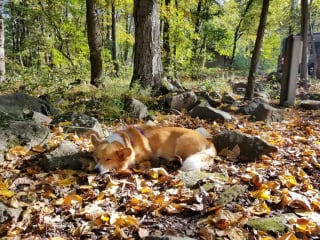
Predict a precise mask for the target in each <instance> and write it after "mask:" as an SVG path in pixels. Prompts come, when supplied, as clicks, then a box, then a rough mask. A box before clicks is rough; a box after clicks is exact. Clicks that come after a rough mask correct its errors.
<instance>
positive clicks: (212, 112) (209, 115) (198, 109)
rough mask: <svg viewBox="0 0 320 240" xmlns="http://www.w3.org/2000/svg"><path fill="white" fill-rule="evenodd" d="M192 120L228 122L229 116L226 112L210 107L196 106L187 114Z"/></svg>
mask: <svg viewBox="0 0 320 240" xmlns="http://www.w3.org/2000/svg"><path fill="white" fill-rule="evenodd" d="M188 114H189V115H190V116H191V117H193V118H196V117H198V118H200V119H208V120H212V121H222V122H226V121H230V120H231V119H232V117H231V115H230V114H229V113H227V112H224V111H221V110H218V109H216V108H213V107H210V106H203V105H197V106H195V107H194V108H193V109H191V110H190V111H189V113H188Z"/></svg>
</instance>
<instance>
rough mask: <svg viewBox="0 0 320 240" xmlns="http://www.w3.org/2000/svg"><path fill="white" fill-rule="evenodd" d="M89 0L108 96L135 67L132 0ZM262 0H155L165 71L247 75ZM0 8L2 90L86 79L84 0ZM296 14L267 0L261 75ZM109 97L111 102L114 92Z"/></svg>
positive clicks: (315, 11) (313, 7)
mask: <svg viewBox="0 0 320 240" xmlns="http://www.w3.org/2000/svg"><path fill="white" fill-rule="evenodd" d="M87 2H94V3H95V9H94V11H95V13H96V15H97V19H98V29H99V32H98V37H99V38H100V39H99V40H101V43H102V48H101V53H102V54H101V59H102V65H103V75H102V83H103V84H104V85H105V86H106V89H109V90H110V91H109V92H110V95H112V94H114V93H115V92H119V91H120V92H123V90H124V89H128V88H129V84H130V80H131V78H132V72H133V60H134V56H133V55H134V50H133V49H134V43H135V37H134V31H135V25H134V18H133V11H134V9H133V8H134V1H133V0H117V1H108V0H106V1H102V0H97V1H87ZM262 3H263V1H262V0H258V1H253V0H232V1H213V0H187V1H179V0H175V1H173V0H160V1H159V2H158V11H159V18H160V25H159V26H160V46H161V57H162V59H161V61H162V65H163V73H162V75H163V76H169V77H170V76H171V77H173V76H174V77H176V78H178V79H179V80H180V81H182V83H183V82H184V80H189V79H192V80H199V79H200V80H203V76H205V78H206V79H205V80H206V81H199V82H198V83H199V84H208V81H209V80H210V77H211V78H212V77H215V78H217V76H221V75H219V73H221V72H224V71H230V70H231V71H236V74H237V75H242V76H247V74H248V70H249V67H250V59H251V56H252V52H253V48H254V44H255V39H256V36H257V28H258V25H259V18H260V14H261V8H262ZM308 4H309V27H310V29H309V30H311V31H312V32H317V31H320V30H319V28H320V11H319V8H320V1H318V0H316V1H309V3H308ZM2 11H3V14H2V17H3V19H4V26H5V59H6V81H5V83H4V84H2V86H1V88H2V89H10V91H15V90H20V91H21V90H23V91H24V92H27V93H31V94H36V95H40V94H44V93H52V92H60V93H61V90H65V89H67V88H69V86H70V83H74V82H75V81H81V82H89V81H90V58H89V55H90V51H89V46H88V38H87V22H86V11H87V10H86V1H79V0H57V1H50V0H45V1H34V0H22V1H15V0H8V1H3V9H2ZM300 14H301V9H300V3H299V2H297V1H293V0H285V1H280V0H273V1H270V7H269V11H268V18H267V24H266V28H265V32H264V37H263V45H262V49H261V55H260V58H259V63H258V67H257V73H258V74H262V75H264V74H268V73H270V72H274V71H277V64H278V61H279V59H278V56H279V54H280V48H281V41H282V39H283V38H284V37H286V36H288V35H289V34H298V33H300V29H301V23H300V22H301V17H300ZM208 76H210V77H208ZM209 84H210V83H209ZM8 86H9V87H8ZM115 86H116V87H118V88H117V89H114V87H115ZM119 87H120V88H119ZM110 99H113V101H115V100H114V99H115V98H114V97H113V96H111V98H110ZM110 99H109V100H110ZM111 105H117V103H113V104H111Z"/></svg>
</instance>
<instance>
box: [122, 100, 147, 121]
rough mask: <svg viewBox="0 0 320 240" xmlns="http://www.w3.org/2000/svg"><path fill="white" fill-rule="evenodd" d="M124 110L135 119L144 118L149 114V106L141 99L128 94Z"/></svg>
mask: <svg viewBox="0 0 320 240" xmlns="http://www.w3.org/2000/svg"><path fill="white" fill-rule="evenodd" d="M124 110H125V111H126V114H127V115H128V116H129V117H131V118H133V119H144V118H146V117H147V116H148V108H147V106H146V105H145V104H144V103H142V102H141V101H139V100H137V99H135V98H132V97H129V96H126V97H125V99H124Z"/></svg>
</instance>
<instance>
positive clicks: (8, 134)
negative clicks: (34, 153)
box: [0, 121, 50, 161]
mask: <svg viewBox="0 0 320 240" xmlns="http://www.w3.org/2000/svg"><path fill="white" fill-rule="evenodd" d="M49 135H50V131H49V129H48V128H47V127H45V126H43V125H42V124H39V123H36V122H34V121H13V122H10V123H7V126H6V127H5V128H4V127H0V161H1V160H4V155H5V153H6V152H7V151H8V150H9V149H10V148H11V147H13V146H17V145H21V146H25V147H26V148H27V149H31V148H32V147H33V146H36V145H43V144H45V143H46V142H47V139H48V138H49Z"/></svg>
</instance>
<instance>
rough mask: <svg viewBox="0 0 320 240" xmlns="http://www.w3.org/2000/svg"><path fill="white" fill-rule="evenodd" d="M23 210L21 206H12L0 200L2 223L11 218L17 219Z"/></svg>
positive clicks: (0, 221)
mask: <svg viewBox="0 0 320 240" xmlns="http://www.w3.org/2000/svg"><path fill="white" fill-rule="evenodd" d="M21 212H22V208H21V207H18V208H12V207H9V206H8V205H6V204H4V203H2V202H0V223H5V222H7V221H9V220H11V219H12V220H14V221H17V220H18V218H19V216H20V214H21Z"/></svg>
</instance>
